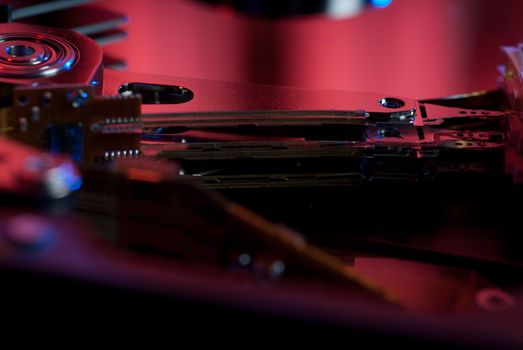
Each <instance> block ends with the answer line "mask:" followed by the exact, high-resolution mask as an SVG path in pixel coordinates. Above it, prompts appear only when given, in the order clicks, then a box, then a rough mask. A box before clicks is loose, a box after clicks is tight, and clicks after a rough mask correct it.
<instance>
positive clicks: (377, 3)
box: [370, 0, 392, 8]
mask: <svg viewBox="0 0 523 350" xmlns="http://www.w3.org/2000/svg"><path fill="white" fill-rule="evenodd" d="M391 2H392V0H370V3H371V5H372V6H374V7H379V8H385V7H387V6H389V5H390V3H391Z"/></svg>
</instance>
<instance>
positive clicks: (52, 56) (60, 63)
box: [0, 33, 79, 78]
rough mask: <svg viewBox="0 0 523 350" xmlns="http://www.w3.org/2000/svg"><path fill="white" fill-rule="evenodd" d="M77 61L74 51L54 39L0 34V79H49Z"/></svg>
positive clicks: (34, 35) (28, 34) (29, 34)
mask: <svg viewBox="0 0 523 350" xmlns="http://www.w3.org/2000/svg"><path fill="white" fill-rule="evenodd" d="M78 60H79V51H78V49H77V48H76V47H75V46H74V45H73V44H72V43H70V42H69V41H67V40H65V39H63V38H60V37H58V36H54V35H51V34H38V33H6V34H0V77H5V78H36V77H51V76H54V75H57V74H59V73H60V72H62V71H66V70H69V69H71V67H72V66H73V65H74V64H75V63H76V62H78Z"/></svg>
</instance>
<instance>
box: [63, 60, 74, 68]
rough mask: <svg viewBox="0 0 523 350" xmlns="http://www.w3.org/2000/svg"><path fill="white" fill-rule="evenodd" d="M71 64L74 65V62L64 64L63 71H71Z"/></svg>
mask: <svg viewBox="0 0 523 350" xmlns="http://www.w3.org/2000/svg"><path fill="white" fill-rule="evenodd" d="M73 63H74V60H69V61H67V62H65V64H64V69H65V70H69V69H71V66H72V65H73Z"/></svg>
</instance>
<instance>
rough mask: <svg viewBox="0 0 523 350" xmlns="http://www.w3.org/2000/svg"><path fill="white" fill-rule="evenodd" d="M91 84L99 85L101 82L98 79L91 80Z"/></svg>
mask: <svg viewBox="0 0 523 350" xmlns="http://www.w3.org/2000/svg"><path fill="white" fill-rule="evenodd" d="M89 84H91V85H92V86H97V85H100V82H99V81H96V80H91V82H90V83H89Z"/></svg>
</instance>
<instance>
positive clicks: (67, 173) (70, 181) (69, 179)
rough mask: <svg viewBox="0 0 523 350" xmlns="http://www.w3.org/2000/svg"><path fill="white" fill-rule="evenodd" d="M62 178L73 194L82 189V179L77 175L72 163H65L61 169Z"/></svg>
mask: <svg viewBox="0 0 523 350" xmlns="http://www.w3.org/2000/svg"><path fill="white" fill-rule="evenodd" d="M59 171H60V177H61V178H62V180H63V181H64V183H65V184H66V185H67V188H68V189H69V190H70V191H71V192H73V191H76V190H79V189H80V187H82V178H81V177H80V176H78V175H77V174H76V170H75V168H74V167H73V165H72V164H71V163H63V164H61V165H60V168H59Z"/></svg>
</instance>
